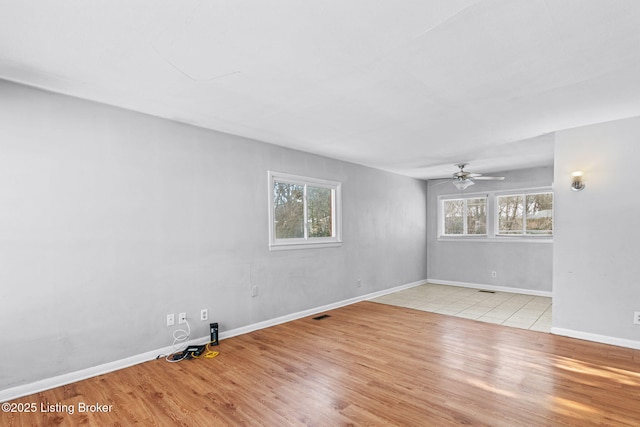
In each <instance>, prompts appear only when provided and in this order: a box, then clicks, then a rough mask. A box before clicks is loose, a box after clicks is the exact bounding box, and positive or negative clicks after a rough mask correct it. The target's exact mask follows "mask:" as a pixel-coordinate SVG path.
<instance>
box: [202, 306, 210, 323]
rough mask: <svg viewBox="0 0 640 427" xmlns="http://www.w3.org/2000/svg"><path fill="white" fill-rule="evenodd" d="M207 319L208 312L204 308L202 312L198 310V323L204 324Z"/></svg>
mask: <svg viewBox="0 0 640 427" xmlns="http://www.w3.org/2000/svg"><path fill="white" fill-rule="evenodd" d="M208 318H209V310H207V309H206V308H203V309H202V310H200V321H201V322H204V321H205V320H207V319H208Z"/></svg>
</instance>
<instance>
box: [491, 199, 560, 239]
mask: <svg viewBox="0 0 640 427" xmlns="http://www.w3.org/2000/svg"><path fill="white" fill-rule="evenodd" d="M497 210H498V230H497V234H498V235H503V236H511V235H519V236H523V235H530V236H531V235H547V236H550V235H553V193H550V192H549V193H534V194H510V195H505V196H498V197H497Z"/></svg>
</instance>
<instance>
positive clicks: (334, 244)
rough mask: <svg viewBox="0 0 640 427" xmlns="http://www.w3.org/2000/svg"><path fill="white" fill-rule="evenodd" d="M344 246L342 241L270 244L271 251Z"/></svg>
mask: <svg viewBox="0 0 640 427" xmlns="http://www.w3.org/2000/svg"><path fill="white" fill-rule="evenodd" d="M340 246H342V241H333V242H316V243H309V242H302V243H272V244H270V245H269V251H292V250H296V249H323V248H337V247H340Z"/></svg>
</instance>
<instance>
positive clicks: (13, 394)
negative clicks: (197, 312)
mask: <svg viewBox="0 0 640 427" xmlns="http://www.w3.org/2000/svg"><path fill="white" fill-rule="evenodd" d="M424 283H426V280H420V281H417V282H413V283H408V284H405V285H400V286H396V287H394V288H390V289H385V290H382V291H377V292H373V293H370V294H366V295H360V296H357V297H354V298H349V299H347V300H344V301H338V302H335V303H331V304H327V305H323V306H320V307H315V308H310V309H308V310H303V311H299V312H296V313H291V314H287V315H285V316H280V317H276V318H274V319H270V320H265V321H264V322H258V323H254V324H251V325H247V326H243V327H240V328H236V329H231V330H229V331H222V332H221V333H220V340H224V339H226V338H231V337H234V336H237V335H242V334H246V333H249V332H253V331H257V330H259V329H264V328H268V327H270V326H275V325H279V324H281V323H285V322H289V321H292V320H296V319H300V318H303V317H307V316H311V315H313V314H317V313H320V312H323V311H328V310H333V309H335V308H340V307H344V306H346V305H350V304H354V303H356V302H360V301H365V300H369V299H372V298H376V297H379V296H382V295H386V294H389V293H392V292H397V291H401V290H404V289H409V288H412V287H415V286H419V285H422V284H424ZM208 341H209V337H208V336H206V337H202V338H196V339H193V340H190V341H188V342H186V343H185V345H199V344H205V343H207V342H208ZM173 351H175V350H174V349H173V347H172V346H167V347H164V348H160V349H157V350H152V351H148V352H146V353H142V354H138V355H135V356H131V357H127V358H125V359H120V360H115V361H113V362H109V363H105V364H102V365H98V366H92V367H90V368H86V369H81V370H79V371H75V372H69V373H67V374H63V375H58V376H55V377H51V378H45V379H42V380H38V381H35V382H32V383H29V384H23V385H19V386H16V387H12V388H8V389H5V390H0V402H6V401H9V400H13V399H17V398H19V397H23V396H28V395H30V394H34V393H39V392H41V391H45V390H49V389H52V388H55V387H60V386H63V385H67V384H71V383H74V382H77V381H82V380H85V379H87V378H91V377H95V376H98V375H102V374H106V373H109V372H113V371H117V370H119V369H124V368H128V367H130V366H133V365H137V364H139V363H144V362H148V361H150V360H154V359H155V358H157V357H158V355H159V354H169V353H172V352H173Z"/></svg>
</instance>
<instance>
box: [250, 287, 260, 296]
mask: <svg viewBox="0 0 640 427" xmlns="http://www.w3.org/2000/svg"><path fill="white" fill-rule="evenodd" d="M251 296H252V297H257V296H258V287H257V286H252V287H251Z"/></svg>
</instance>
